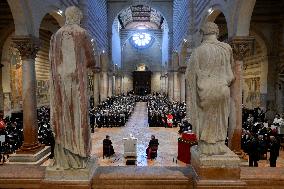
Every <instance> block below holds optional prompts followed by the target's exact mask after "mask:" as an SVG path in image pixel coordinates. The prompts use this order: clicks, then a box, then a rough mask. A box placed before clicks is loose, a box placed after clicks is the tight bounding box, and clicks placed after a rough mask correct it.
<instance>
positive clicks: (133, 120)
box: [92, 102, 185, 166]
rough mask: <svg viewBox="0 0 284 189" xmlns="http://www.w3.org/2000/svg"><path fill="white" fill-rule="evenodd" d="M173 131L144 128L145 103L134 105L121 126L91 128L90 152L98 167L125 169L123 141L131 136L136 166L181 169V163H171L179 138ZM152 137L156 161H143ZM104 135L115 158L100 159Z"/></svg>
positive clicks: (160, 128) (146, 117)
mask: <svg viewBox="0 0 284 189" xmlns="http://www.w3.org/2000/svg"><path fill="white" fill-rule="evenodd" d="M177 131H178V128H164V127H151V128H150V127H148V116H147V104H146V103H145V102H138V103H137V104H136V107H135V109H134V112H133V114H132V115H131V117H130V119H129V120H128V122H127V123H126V126H125V127H116V128H96V129H95V133H94V134H93V136H92V145H93V147H92V153H93V154H95V155H96V156H97V157H98V163H99V165H100V166H125V159H124V157H123V150H124V149H123V138H124V137H128V136H129V134H130V133H131V134H133V135H134V136H135V137H136V138H138V145H137V152H138V158H137V165H138V166H185V164H184V163H182V162H179V161H177V163H176V162H175V161H174V162H173V158H174V159H176V157H177V138H178V137H179V135H178V134H177ZM152 134H154V135H155V136H156V138H158V139H159V143H160V145H159V150H158V157H157V159H156V160H147V158H146V148H147V146H148V143H149V140H150V138H151V135H152ZM105 135H109V136H110V139H111V140H112V143H113V146H114V150H115V155H114V156H113V157H111V158H110V159H108V158H105V159H103V158H102V155H103V153H102V148H103V145H102V141H103V139H104V138H105Z"/></svg>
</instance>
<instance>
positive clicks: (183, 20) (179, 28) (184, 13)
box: [173, 0, 191, 50]
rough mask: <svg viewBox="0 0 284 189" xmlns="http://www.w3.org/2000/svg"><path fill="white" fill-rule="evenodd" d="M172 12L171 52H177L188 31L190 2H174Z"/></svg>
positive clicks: (184, 0)
mask: <svg viewBox="0 0 284 189" xmlns="http://www.w3.org/2000/svg"><path fill="white" fill-rule="evenodd" d="M173 10H174V11H173V50H178V49H179V48H180V46H181V43H182V41H183V39H184V38H187V36H188V35H189V31H190V30H189V29H190V28H189V27H190V21H191V20H190V1H188V0H174V5H173Z"/></svg>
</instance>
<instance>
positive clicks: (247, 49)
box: [230, 36, 255, 61]
mask: <svg viewBox="0 0 284 189" xmlns="http://www.w3.org/2000/svg"><path fill="white" fill-rule="evenodd" d="M254 43H255V39H254V38H253V37H250V36H236V37H233V38H231V39H230V45H231V47H232V49H233V55H234V59H235V60H239V61H240V60H243V59H244V58H246V57H248V56H250V55H252V54H253V53H254Z"/></svg>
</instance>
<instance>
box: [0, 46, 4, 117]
mask: <svg viewBox="0 0 284 189" xmlns="http://www.w3.org/2000/svg"><path fill="white" fill-rule="evenodd" d="M0 50H1V49H0ZM0 61H1V56H0ZM3 66H4V65H3V64H0V116H4V94H3V85H2V67H3Z"/></svg>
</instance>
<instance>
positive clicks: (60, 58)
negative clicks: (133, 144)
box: [49, 6, 95, 170]
mask: <svg viewBox="0 0 284 189" xmlns="http://www.w3.org/2000/svg"><path fill="white" fill-rule="evenodd" d="M65 16H66V22H65V25H64V26H63V27H62V28H60V29H59V30H58V31H57V32H56V33H55V34H54V35H53V36H52V39H51V42H50V53H49V55H50V66H51V78H50V111H51V126H52V127H53V131H54V133H55V150H54V159H55V161H54V165H53V168H55V169H57V170H66V169H84V168H86V167H87V162H88V160H89V158H90V150H91V132H90V126H89V115H88V95H87V91H88V86H87V85H88V73H87V68H88V67H91V66H92V65H94V63H95V60H94V53H93V47H92V43H91V39H90V37H89V35H88V34H87V31H86V30H85V29H83V28H81V27H80V21H81V19H82V13H81V11H80V10H79V9H78V8H77V7H74V6H73V7H69V8H67V9H66V12H65Z"/></svg>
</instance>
